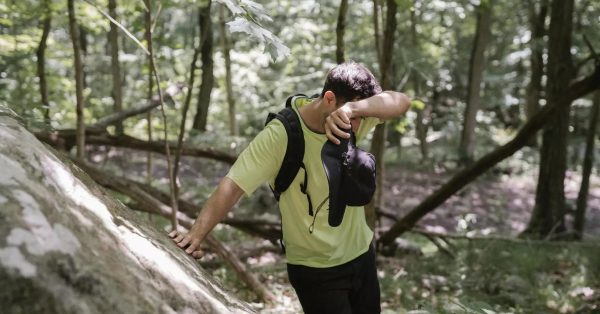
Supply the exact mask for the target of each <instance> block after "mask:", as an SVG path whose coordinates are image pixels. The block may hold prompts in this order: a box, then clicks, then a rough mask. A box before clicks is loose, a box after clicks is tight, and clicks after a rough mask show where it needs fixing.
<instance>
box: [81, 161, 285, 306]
mask: <svg viewBox="0 0 600 314" xmlns="http://www.w3.org/2000/svg"><path fill="white" fill-rule="evenodd" d="M71 159H72V160H73V161H74V162H75V164H76V165H77V166H79V167H80V168H82V169H83V170H84V171H85V172H86V173H87V174H88V175H90V177H92V178H93V179H94V181H96V182H98V183H99V184H100V185H102V186H106V187H108V188H109V189H111V190H114V191H117V192H119V193H122V194H124V195H127V196H129V197H130V198H132V199H133V200H134V201H135V202H137V204H139V205H140V206H139V207H138V208H139V209H142V210H144V211H147V212H150V213H154V214H159V215H161V216H163V217H166V218H171V217H172V215H173V209H172V208H171V207H169V206H167V205H165V204H163V203H162V202H161V201H159V200H157V199H156V198H154V197H153V196H152V195H150V194H148V193H146V192H145V191H144V190H142V189H140V188H139V187H137V186H136V185H135V184H129V183H128V182H125V180H122V179H121V178H118V177H115V176H110V175H107V174H106V173H104V172H102V171H100V170H99V169H96V168H95V167H93V166H91V165H89V164H88V163H87V162H85V161H82V160H79V159H75V158H71ZM176 217H177V221H178V223H180V224H181V225H182V226H183V227H185V228H187V229H189V228H190V227H191V226H192V224H193V220H192V219H191V218H189V217H187V216H186V215H184V214H182V213H181V212H177V216H176ZM205 241H206V243H207V244H208V245H209V247H210V248H211V249H212V250H213V251H214V252H215V253H217V255H219V256H220V257H221V258H222V259H223V260H224V261H225V262H226V263H227V264H228V265H229V266H230V267H232V268H233V269H234V271H235V272H236V273H237V275H238V276H239V278H240V280H242V281H243V282H244V283H246V285H248V287H249V288H250V289H251V290H252V291H254V292H255V293H256V294H257V295H258V297H260V298H261V299H262V300H263V301H264V302H273V301H275V300H276V298H275V296H274V295H273V294H272V293H271V292H270V291H269V290H267V288H266V287H265V286H264V285H263V284H262V283H261V282H260V281H258V279H257V278H256V277H255V276H254V275H253V274H252V273H250V272H248V270H247V269H246V266H245V265H244V264H243V263H242V262H241V261H240V260H239V259H238V258H237V256H236V255H235V254H233V253H232V252H231V251H230V250H229V249H228V248H227V246H225V245H224V244H222V243H221V242H220V241H219V240H217V239H216V238H214V237H213V236H212V235H210V234H209V235H207V236H206V239H205Z"/></svg>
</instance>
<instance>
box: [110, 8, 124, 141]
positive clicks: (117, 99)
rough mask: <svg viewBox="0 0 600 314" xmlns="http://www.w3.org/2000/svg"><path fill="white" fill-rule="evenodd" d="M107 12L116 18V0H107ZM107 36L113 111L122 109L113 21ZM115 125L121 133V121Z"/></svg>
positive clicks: (116, 32)
mask: <svg viewBox="0 0 600 314" xmlns="http://www.w3.org/2000/svg"><path fill="white" fill-rule="evenodd" d="M108 14H109V15H110V16H111V17H112V18H113V19H115V20H116V19H117V1H116V0H108ZM108 38H109V43H110V60H111V63H110V64H111V72H112V81H113V89H112V97H113V101H114V104H113V112H120V111H121V110H123V91H122V85H121V66H120V64H119V29H118V27H117V25H115V24H114V23H110V31H109V32H108ZM115 126H116V132H117V134H123V123H122V122H120V121H119V122H117V123H116V124H115Z"/></svg>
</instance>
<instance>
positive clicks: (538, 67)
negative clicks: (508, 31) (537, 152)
mask: <svg viewBox="0 0 600 314" xmlns="http://www.w3.org/2000/svg"><path fill="white" fill-rule="evenodd" d="M547 14H548V0H541V4H540V9H539V12H538V10H536V7H535V3H534V1H533V0H529V22H530V25H531V40H530V42H529V44H530V46H531V57H530V62H531V80H530V81H529V84H527V96H526V99H525V101H526V102H525V117H526V118H527V120H529V119H531V117H532V116H533V115H534V114H535V113H536V112H537V111H538V110H539V109H540V98H541V92H542V76H543V75H544V33H545V22H546V15H547ZM530 145H531V146H537V137H535V136H534V137H532V138H531V143H530Z"/></svg>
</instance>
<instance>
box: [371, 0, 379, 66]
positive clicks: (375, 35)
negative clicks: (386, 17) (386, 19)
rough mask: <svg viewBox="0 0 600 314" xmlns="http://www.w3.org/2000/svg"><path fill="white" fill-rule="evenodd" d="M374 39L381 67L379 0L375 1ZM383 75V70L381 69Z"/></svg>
mask: <svg viewBox="0 0 600 314" xmlns="http://www.w3.org/2000/svg"><path fill="white" fill-rule="evenodd" d="M373 30H374V32H373V37H375V53H376V54H377V64H379V66H381V33H380V31H379V0H373ZM379 72H380V73H381V69H379Z"/></svg>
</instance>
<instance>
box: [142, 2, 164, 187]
mask: <svg viewBox="0 0 600 314" xmlns="http://www.w3.org/2000/svg"><path fill="white" fill-rule="evenodd" d="M144 23H145V27H144V39H146V42H147V43H149V42H151V41H152V15H151V14H150V12H149V10H146V11H145V14H144ZM151 64H152V61H151V58H150V56H148V60H147V66H148V93H147V99H148V102H151V101H152V97H153V94H154V90H153V89H154V78H153V77H152V70H151ZM158 88H160V86H159V87H158ZM146 132H147V133H148V142H152V141H153V136H152V111H148V113H147V114H146ZM152 159H153V158H152V153H151V152H148V154H147V155H146V182H148V183H150V182H151V181H152V169H153V165H152V164H153V162H152V161H153V160H152Z"/></svg>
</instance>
